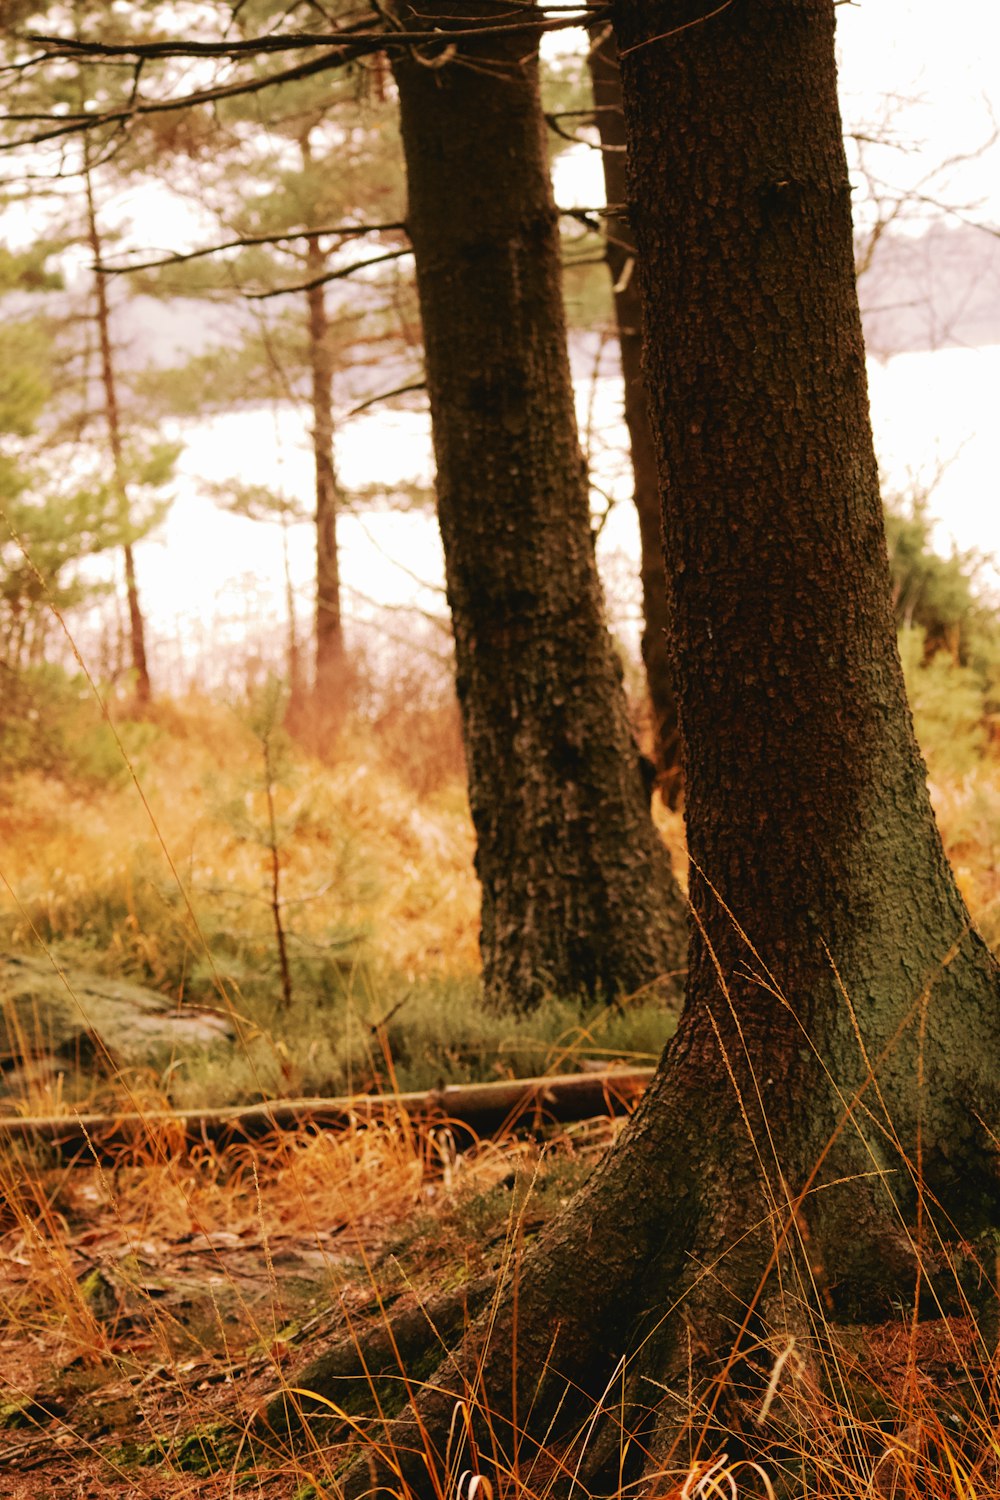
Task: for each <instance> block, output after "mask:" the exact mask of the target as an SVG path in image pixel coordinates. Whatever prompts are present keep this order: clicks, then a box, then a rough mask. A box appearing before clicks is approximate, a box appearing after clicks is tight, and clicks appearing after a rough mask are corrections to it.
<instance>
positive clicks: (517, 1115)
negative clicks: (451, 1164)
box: [0, 1068, 654, 1163]
mask: <svg viewBox="0 0 1000 1500" xmlns="http://www.w3.org/2000/svg"><path fill="white" fill-rule="evenodd" d="M653 1071H654V1070H653V1069H652V1068H622V1069H619V1070H612V1071H608V1072H602V1073H570V1074H566V1075H564V1076H559V1075H555V1076H552V1077H542V1078H515V1079H511V1080H509V1081H506V1080H505V1081H504V1082H502V1083H478V1084H455V1085H450V1086H449V1087H447V1088H443V1089H431V1090H429V1091H427V1092H426V1093H408V1094H361V1095H358V1096H356V1097H353V1098H352V1097H350V1096H346V1097H343V1098H334V1099H280V1100H271V1101H269V1102H267V1103H264V1104H251V1105H248V1106H235V1107H231V1108H227V1109H204V1110H149V1111H148V1112H146V1113H143V1114H139V1113H121V1114H86V1115H84V1114H79V1115H58V1116H44V1117H30V1116H29V1117H24V1118H21V1119H6V1120H0V1144H3V1143H15V1142H23V1143H26V1144H32V1143H44V1144H45V1145H47V1146H49V1147H50V1148H52V1149H54V1150H55V1151H56V1152H57V1153H58V1155H59V1156H60V1157H61V1158H62V1159H63V1160H70V1161H72V1160H79V1161H81V1162H83V1163H85V1162H90V1161H93V1160H94V1159H95V1157H96V1158H97V1159H98V1160H101V1161H105V1160H111V1159H114V1157H115V1156H116V1155H117V1154H119V1153H120V1152H121V1151H122V1150H127V1149H129V1148H130V1147H131V1148H134V1147H137V1146H142V1144H143V1143H144V1142H147V1141H149V1140H151V1139H154V1140H157V1141H161V1142H163V1143H164V1144H169V1146H170V1148H171V1149H178V1150H183V1149H184V1148H185V1147H187V1146H190V1145H207V1144H215V1145H228V1144H229V1143H230V1142H234V1141H252V1140H260V1139H262V1138H264V1137H267V1136H273V1135H275V1134H278V1133H280V1132H282V1131H290V1130H302V1129H311V1130H345V1129H349V1128H351V1127H357V1126H359V1125H360V1126H366V1125H372V1124H376V1123H377V1122H379V1121H384V1120H388V1119H392V1118H393V1117H397V1116H399V1115H400V1114H404V1115H406V1116H407V1117H408V1118H410V1119H413V1120H418V1121H420V1122H421V1123H423V1124H434V1123H441V1124H445V1123H457V1124H460V1125H465V1126H467V1127H468V1128H469V1129H470V1130H472V1131H473V1132H474V1133H475V1134H476V1135H480V1136H484V1135H492V1134H495V1133H497V1132H499V1131H505V1130H513V1129H518V1130H537V1129H540V1128H541V1127H542V1126H544V1125H547V1124H550V1123H556V1122H563V1121H571V1120H586V1119H590V1118H592V1117H594V1116H597V1115H617V1114H623V1113H626V1112H627V1111H628V1110H629V1109H631V1108H632V1106H633V1105H634V1104H635V1103H636V1101H637V1100H638V1098H639V1096H640V1095H641V1094H642V1092H643V1090H644V1089H645V1087H646V1085H647V1083H648V1082H649V1080H650V1079H651V1078H652V1076H653Z"/></svg>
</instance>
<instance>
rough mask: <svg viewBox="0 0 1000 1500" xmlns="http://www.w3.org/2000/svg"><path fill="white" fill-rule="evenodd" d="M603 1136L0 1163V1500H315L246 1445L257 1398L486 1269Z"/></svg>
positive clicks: (353, 1136) (378, 1135) (277, 1145)
mask: <svg viewBox="0 0 1000 1500" xmlns="http://www.w3.org/2000/svg"><path fill="white" fill-rule="evenodd" d="M616 1129H617V1125H616V1123H615V1122H613V1121H612V1120H610V1119H609V1120H595V1121H591V1122H585V1123H582V1124H581V1125H579V1126H575V1127H569V1128H565V1127H564V1128H563V1129H562V1130H561V1131H560V1133H559V1134H558V1135H556V1136H553V1137H552V1138H551V1139H550V1140H548V1141H540V1140H538V1139H528V1140H525V1139H521V1140H518V1139H515V1138H514V1137H508V1138H507V1139H505V1140H501V1141H499V1142H488V1141H487V1142H482V1143H474V1142H472V1141H468V1142H467V1143H466V1146H465V1149H464V1150H461V1151H460V1150H458V1149H457V1147H456V1144H455V1139H454V1137H453V1135H452V1134H451V1132H449V1131H442V1130H441V1129H440V1128H438V1129H436V1130H433V1131H416V1130H414V1129H413V1128H411V1126H410V1124H409V1122H408V1121H406V1120H405V1119H400V1120H398V1121H395V1122H390V1123H388V1124H386V1125H382V1126H379V1127H373V1128H370V1129H366V1130H357V1131H348V1132H344V1133H338V1134H332V1133H331V1134H324V1135H313V1134H306V1133H304V1132H303V1133H300V1134H296V1135H286V1136H284V1137H282V1138H281V1140H275V1141H273V1142H271V1143H270V1144H265V1145H263V1146H260V1145H258V1146H254V1147H252V1148H251V1147H249V1146H248V1147H246V1148H245V1149H244V1150H242V1151H241V1152H239V1153H238V1154H237V1157H236V1158H235V1159H234V1157H233V1155H232V1152H231V1150H230V1151H229V1152H227V1153H226V1155H225V1156H221V1155H217V1154H216V1153H215V1152H214V1151H212V1150H209V1149H206V1150H204V1151H200V1152H194V1153H190V1154H186V1155H184V1156H175V1157H171V1156H170V1155H169V1154H167V1152H166V1151H165V1150H164V1149H163V1143H160V1147H159V1148H158V1147H157V1143H155V1142H149V1143H147V1145H146V1147H145V1148H144V1159H139V1158H136V1157H135V1156H133V1158H132V1160H131V1161H130V1162H125V1161H123V1162H122V1163H121V1164H120V1165H117V1166H110V1167H107V1166H101V1167H98V1166H96V1165H93V1164H91V1165H76V1166H68V1165H65V1164H52V1163H51V1162H50V1163H48V1164H46V1163H45V1162H44V1161H42V1160H41V1159H39V1158H38V1157H37V1156H35V1157H34V1158H33V1159H25V1158H22V1159H21V1160H20V1163H19V1164H16V1163H15V1162H13V1161H12V1160H11V1159H8V1160H7V1162H6V1165H5V1172H4V1176H5V1178H6V1181H5V1183H4V1187H5V1188H6V1194H5V1198H6V1202H5V1206H4V1208H3V1210H2V1219H0V1225H2V1228H0V1496H2V1497H3V1500H27V1497H31V1500H36V1497H37V1500H43V1497H44V1500H64V1497H65V1500H70V1497H74V1500H88V1497H98V1496H100V1497H102V1500H103V1497H108V1496H115V1497H121V1500H131V1497H140V1496H141V1497H143V1500H175V1497H176V1500H181V1497H187V1496H193V1495H196V1494H197V1495H198V1496H200V1497H204V1500H216V1497H219V1500H221V1497H222V1496H228V1495H232V1494H234V1493H238V1494H248V1495H254V1496H267V1497H270V1496H279V1495H280V1496H283V1497H286V1500H287V1497H290V1496H301V1497H303V1500H304V1497H305V1496H306V1495H308V1494H310V1493H323V1491H322V1489H321V1488H318V1487H319V1486H321V1485H322V1483H323V1480H324V1479H325V1478H329V1477H330V1474H329V1459H328V1458H326V1457H325V1456H324V1453H323V1452H322V1450H315V1451H312V1452H308V1451H306V1452H304V1453H303V1452H300V1453H299V1454H298V1455H292V1454H289V1453H288V1452H279V1451H277V1450H274V1449H271V1450H269V1447H268V1445H267V1444H266V1443H262V1442H260V1441H253V1442H251V1441H249V1440H248V1437H247V1433H248V1429H249V1426H250V1423H251V1421H252V1419H253V1417H254V1415H255V1413H257V1412H258V1411H259V1410H260V1409H261V1408H262V1407H263V1405H264V1403H265V1402H266V1400H267V1398H268V1397H269V1396H271V1395H273V1394H275V1392H276V1391H278V1390H280V1389H282V1387H283V1386H284V1385H286V1384H287V1383H288V1382H290V1381H293V1380H294V1373H295V1370H296V1367H300V1366H302V1365H303V1363H304V1362H306V1361H307V1360H308V1359H309V1358H311V1357H313V1356H314V1355H315V1354H316V1353H317V1351H318V1350H320V1349H322V1348H323V1347H324V1345H326V1344H328V1343H330V1342H331V1341H336V1340H337V1339H338V1338H343V1337H346V1336H349V1335H350V1333H351V1330H354V1331H355V1332H360V1331H361V1330H363V1329H364V1328H366V1327H368V1326H370V1325H372V1324H377V1323H378V1322H380V1321H381V1320H383V1319H385V1318H386V1317H387V1316H389V1317H391V1316H392V1314H393V1312H394V1311H395V1310H396V1309H398V1308H399V1307H401V1306H406V1305H408V1304H420V1305H426V1304H432V1303H433V1301H434V1300H435V1298H436V1296H437V1295H438V1294H439V1293H440V1292H441V1291H442V1290H443V1289H446V1288H454V1287H460V1286H462V1285H463V1284H465V1283H467V1282H470V1281H472V1280H474V1279H475V1278H477V1277H480V1276H482V1275H483V1274H484V1273H485V1272H488V1271H490V1270H495V1269H496V1268H497V1267H498V1266H499V1265H500V1263H501V1261H502V1260H503V1259H504V1258H505V1256H507V1255H509V1254H510V1253H511V1247H512V1245H513V1243H514V1242H515V1241H516V1242H517V1244H518V1246H521V1245H523V1243H524V1242H525V1240H527V1239H530V1237H531V1236H532V1235H533V1234H534V1233H536V1232H537V1230H538V1228H539V1227H540V1226H541V1224H542V1223H543V1222H544V1221H545V1219H546V1218H547V1217H548V1216H549V1215H550V1214H551V1213H552V1212H553V1211H554V1210H555V1209H556V1208H558V1207H559V1205H560V1203H562V1202H564V1201H565V1199H566V1198H567V1197H568V1195H569V1194H570V1193H571V1192H572V1190H573V1188H574V1187H575V1186H576V1185H577V1183H578V1182H579V1181H580V1180H581V1178H582V1176H583V1175H584V1174H585V1173H586V1172H587V1171H588V1170H589V1169H590V1167H591V1166H592V1165H593V1162H594V1161H595V1159H596V1157H597V1156H598V1155H599V1154H600V1153H601V1152H602V1151H603V1150H604V1148H605V1147H606V1145H607V1144H608V1143H609V1141H610V1139H611V1138H612V1135H613V1133H614V1131H615V1130H616ZM310 1485H313V1486H314V1489H313V1490H312V1491H310V1489H309V1486H310Z"/></svg>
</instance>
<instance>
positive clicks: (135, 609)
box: [84, 162, 151, 704]
mask: <svg viewBox="0 0 1000 1500" xmlns="http://www.w3.org/2000/svg"><path fill="white" fill-rule="evenodd" d="M84 185H85V188H86V195H87V242H88V244H89V246H90V250H91V254H92V255H93V257H94V265H95V266H99V265H100V264H101V236H100V230H99V229H98V224H97V208H96V205H95V202H94V184H93V180H92V176H91V171H90V166H89V162H88V164H87V165H86V166H85V170H84ZM94 306H95V313H96V319H97V337H98V347H99V349H100V356H101V384H102V387H103V390H104V415H105V420H106V421H107V424H108V444H109V447H110V449H111V469H112V477H113V480H114V487H115V493H116V495H117V499H118V504H119V507H120V510H121V519H122V524H123V525H124V526H125V527H126V528H127V526H128V524H129V498H128V484H127V482H126V479H125V463H124V458H123V453H122V437H121V421H120V417H119V412H118V392H117V388H116V384H115V363H114V356H113V354H112V350H111V316H110V310H109V308H108V291H107V286H106V284H105V280H104V277H103V275H102V274H101V272H100V271H95V273H94ZM123 552H124V555H125V597H126V600H127V602H128V620H129V640H130V642H131V653H132V670H133V672H134V673H135V696H136V699H137V701H138V702H139V703H140V704H144V703H148V702H149V699H150V693H151V689H150V681H149V666H148V663H147V661H146V628H145V622H144V620H143V617H142V608H141V606H140V604H139V587H138V584H137V582H136V576H135V556H134V554H133V551H132V543H131V542H129V541H126V542H125V544H124V547H123Z"/></svg>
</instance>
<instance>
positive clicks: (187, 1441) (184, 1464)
mask: <svg viewBox="0 0 1000 1500" xmlns="http://www.w3.org/2000/svg"><path fill="white" fill-rule="evenodd" d="M238 1447H239V1443H238V1439H237V1437H236V1434H235V1432H234V1430H233V1428H232V1427H231V1426H230V1425H228V1424H227V1423H222V1422H218V1423H209V1424H206V1425H204V1426H201V1427H195V1428H192V1430H191V1431H190V1432H186V1433H182V1434H181V1435H179V1436H177V1437H165V1436H159V1435H158V1436H156V1437H154V1438H153V1439H152V1440H151V1441H150V1442H148V1443H126V1444H124V1445H123V1446H122V1447H121V1448H119V1449H117V1450H116V1451H115V1453H114V1455H113V1457H114V1460H115V1461H116V1462H117V1463H119V1464H120V1465H122V1466H123V1467H136V1468H152V1467H153V1466H154V1465H159V1464H163V1465H166V1466H169V1467H170V1468H171V1469H177V1470H180V1471H181V1472H182V1473H185V1474H214V1473H216V1472H218V1470H219V1469H222V1468H225V1467H227V1466H228V1465H231V1464H232V1462H233V1459H234V1458H235V1457H236V1453H237V1451H238Z"/></svg>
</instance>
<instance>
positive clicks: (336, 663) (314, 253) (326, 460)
mask: <svg viewBox="0 0 1000 1500" xmlns="http://www.w3.org/2000/svg"><path fill="white" fill-rule="evenodd" d="M299 146H300V150H301V153H302V165H303V168H304V169H306V170H308V169H309V167H311V166H312V164H313V158H312V152H311V150H310V146H309V139H308V137H304V138H303V139H302V140H301V141H300V143H299ZM326 269H327V260H326V255H325V253H324V251H323V249H322V247H321V246H320V243H319V241H318V240H316V239H308V240H306V271H307V277H306V280H307V281H310V282H313V281H315V280H316V279H317V278H318V277H319V276H322V274H323V272H324V271H325V270H326ZM306 299H307V303H308V329H309V371H310V384H311V403H312V417H313V428H312V442H313V457H314V462H315V471H316V704H317V709H318V710H319V713H320V715H321V717H322V718H323V719H324V721H327V722H329V723H333V722H335V721H336V719H337V718H338V717H339V716H340V715H341V714H342V713H343V710H344V709H345V707H346V692H347V654H346V651H345V648H344V623H343V616H342V614H341V598H340V559H339V555H338V551H337V510H338V505H339V494H338V488H337V473H336V468H335V465H334V458H333V359H332V357H331V353H330V337H329V323H328V320H327V312H326V291H325V288H324V287H323V286H322V285H319V286H315V285H314V286H310V287H309V289H308V291H307V292H306Z"/></svg>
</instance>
